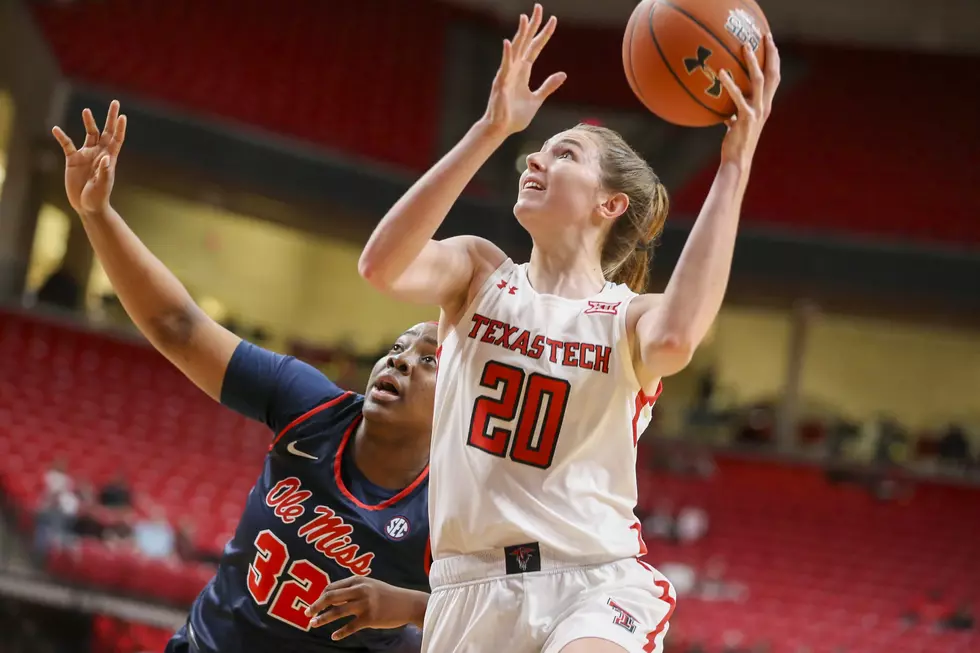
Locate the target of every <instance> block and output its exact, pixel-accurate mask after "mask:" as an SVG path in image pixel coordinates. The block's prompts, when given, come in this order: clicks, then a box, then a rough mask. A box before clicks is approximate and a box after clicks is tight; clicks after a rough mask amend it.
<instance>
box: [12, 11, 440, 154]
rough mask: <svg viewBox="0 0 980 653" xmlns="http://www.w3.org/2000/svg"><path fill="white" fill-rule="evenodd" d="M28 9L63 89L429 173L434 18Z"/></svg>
mask: <svg viewBox="0 0 980 653" xmlns="http://www.w3.org/2000/svg"><path fill="white" fill-rule="evenodd" d="M31 4H32V6H33V8H34V13H35V16H36V19H37V21H38V23H39V24H40V25H41V27H42V28H43V31H44V33H45V35H46V36H47V39H48V41H49V42H50V44H51V47H52V49H53V51H54V53H55V55H56V56H57V58H58V60H59V62H60V63H61V66H62V69H63V71H64V72H65V74H66V75H67V76H68V77H69V78H71V79H78V80H81V81H84V82H89V83H93V84H96V85H98V86H99V87H102V88H108V89H112V90H114V91H117V92H120V93H125V94H128V95H132V96H137V97H141V98H146V99H150V100H153V101H156V102H162V103H164V104H166V105H170V106H173V107H176V108H177V109H181V110H185V111H189V112H191V113H197V114H204V115H206V116H210V117H218V116H220V117H222V118H226V119H230V120H232V121H235V122H238V123H243V124H248V125H255V126H258V127H262V128H264V129H267V130H269V131H272V132H275V133H279V134H284V135H286V136H291V137H295V138H299V139H302V140H305V141H311V142H314V143H318V144H321V145H325V146H327V147H330V148H335V149H338V150H342V151H345V152H348V153H351V154H354V155H358V156H363V157H367V158H370V159H375V160H379V161H385V162H388V163H392V164H396V165H400V166H406V167H409V168H414V169H424V168H425V167H427V166H428V165H429V164H430V163H431V161H432V156H433V154H434V149H433V148H434V147H435V145H436V134H437V120H438V116H439V107H440V103H441V101H442V92H441V88H442V86H441V80H442V61H443V57H444V49H445V45H444V39H445V12H444V11H442V10H441V9H440V7H439V6H438V5H434V4H432V3H421V2H399V0H372V1H371V2H320V1H318V0H282V1H280V2H275V3H269V2H263V1H262V0H214V1H209V2H204V3H201V2H195V1H194V0H170V1H168V2H161V1H148V2H131V1H128V0H105V1H104V2H72V3H56V2H39V3H31ZM271 26H274V28H271V29H270V27H271ZM79 34H85V35H86V37H85V38H84V39H80V38H78V35H79ZM93 43H98V44H99V46H98V47H92V44H93ZM408 53H410V54H408Z"/></svg>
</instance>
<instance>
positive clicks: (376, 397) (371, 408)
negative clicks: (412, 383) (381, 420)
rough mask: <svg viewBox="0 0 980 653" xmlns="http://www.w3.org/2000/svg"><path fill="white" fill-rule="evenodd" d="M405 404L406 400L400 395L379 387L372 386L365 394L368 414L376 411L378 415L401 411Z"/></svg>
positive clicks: (365, 407) (365, 409)
mask: <svg viewBox="0 0 980 653" xmlns="http://www.w3.org/2000/svg"><path fill="white" fill-rule="evenodd" d="M404 406H405V400H404V398H403V397H401V396H399V395H395V394H392V393H390V392H384V391H382V390H378V389H377V388H371V389H370V390H368V391H367V394H366V395H364V409H363V410H364V412H365V413H366V414H370V413H375V414H378V415H382V414H386V415H390V414H392V413H394V412H398V411H400V410H401V409H402V408H404Z"/></svg>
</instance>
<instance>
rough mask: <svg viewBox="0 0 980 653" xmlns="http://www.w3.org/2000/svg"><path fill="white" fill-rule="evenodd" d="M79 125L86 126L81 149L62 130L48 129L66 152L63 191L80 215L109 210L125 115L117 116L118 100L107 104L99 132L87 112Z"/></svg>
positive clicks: (124, 127) (124, 133) (123, 135)
mask: <svg viewBox="0 0 980 653" xmlns="http://www.w3.org/2000/svg"><path fill="white" fill-rule="evenodd" d="M82 122H84V123H85V143H84V144H83V145H82V149H80V150H79V149H76V148H75V144H74V143H72V142H71V139H70V138H68V135H67V134H65V132H63V131H62V130H61V127H55V128H54V129H52V130H51V133H52V134H54V137H55V139H57V141H58V143H59V144H60V145H61V149H62V150H64V152H65V192H66V193H67V194H68V201H69V202H70V203H71V206H72V208H73V209H75V211H77V212H78V213H79V214H84V213H94V212H98V211H103V210H105V209H106V208H108V206H109V195H110V194H111V193H112V183H113V181H114V179H115V176H116V160H117V159H118V157H119V151H120V150H121V149H122V144H123V141H124V140H125V138H126V116H120V115H119V102H118V101H117V100H113V101H112V103H111V104H110V105H109V115H108V116H106V120H105V128H104V129H103V130H102V133H99V127H98V125H96V124H95V117H94V116H92V112H91V111H90V110H89V109H85V110H84V111H82Z"/></svg>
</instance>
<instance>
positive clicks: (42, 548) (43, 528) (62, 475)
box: [34, 460, 79, 560]
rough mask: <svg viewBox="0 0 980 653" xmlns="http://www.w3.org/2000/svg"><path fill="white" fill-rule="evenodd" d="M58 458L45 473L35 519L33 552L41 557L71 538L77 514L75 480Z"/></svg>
mask: <svg viewBox="0 0 980 653" xmlns="http://www.w3.org/2000/svg"><path fill="white" fill-rule="evenodd" d="M65 469H66V466H65V463H64V461H61V460H58V461H56V462H55V463H54V464H53V465H52V466H51V469H49V470H48V471H47V472H45V474H44V494H43V495H42V496H41V502H40V507H39V509H38V511H37V514H36V515H35V520H34V553H35V555H36V556H37V557H38V560H44V559H45V558H46V557H47V554H48V551H50V550H51V548H52V547H58V546H63V545H64V544H66V543H67V542H68V541H70V539H71V537H72V535H73V532H74V526H75V518H76V517H77V515H78V509H79V501H78V496H77V495H76V494H75V491H74V487H73V486H74V482H73V481H72V479H71V477H70V476H68V473H67V472H66V471H65Z"/></svg>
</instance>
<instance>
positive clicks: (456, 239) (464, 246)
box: [442, 235, 507, 267]
mask: <svg viewBox="0 0 980 653" xmlns="http://www.w3.org/2000/svg"><path fill="white" fill-rule="evenodd" d="M442 242H443V243H445V244H446V245H448V246H451V247H453V248H459V249H460V250H463V251H465V252H466V253H467V254H469V255H470V257H471V258H472V260H473V261H474V262H475V263H486V264H488V265H492V266H493V267H497V266H499V265H500V264H501V263H503V262H504V261H505V260H506V259H507V254H505V253H504V250H502V249H500V248H499V247H497V245H495V244H494V243H493V242H491V241H489V240H487V239H486V238H481V237H480V236H469V235H463V236H453V237H451V238H447V239H445V240H444V241H442Z"/></svg>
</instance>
